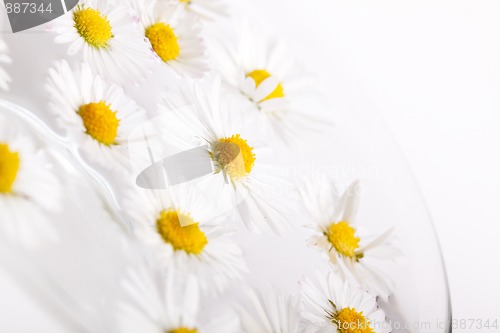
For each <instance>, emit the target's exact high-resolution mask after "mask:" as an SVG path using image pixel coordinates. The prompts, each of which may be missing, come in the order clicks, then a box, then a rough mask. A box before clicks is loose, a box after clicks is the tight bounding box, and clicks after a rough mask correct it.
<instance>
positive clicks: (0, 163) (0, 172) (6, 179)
mask: <svg viewBox="0 0 500 333" xmlns="http://www.w3.org/2000/svg"><path fill="white" fill-rule="evenodd" d="M20 162H21V161H20V159H19V153H17V152H13V151H11V150H10V148H9V145H7V144H6V143H0V193H2V194H9V193H12V186H13V185H14V182H15V181H16V177H17V172H18V171H19V164H20Z"/></svg>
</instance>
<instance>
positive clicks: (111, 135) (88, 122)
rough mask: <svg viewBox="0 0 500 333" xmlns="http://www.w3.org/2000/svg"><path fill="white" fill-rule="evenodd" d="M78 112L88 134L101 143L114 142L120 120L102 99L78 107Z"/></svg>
mask: <svg viewBox="0 0 500 333" xmlns="http://www.w3.org/2000/svg"><path fill="white" fill-rule="evenodd" d="M78 114H79V115H80V117H81V118H82V120H83V126H84V127H85V130H86V131H87V134H88V135H90V136H91V137H92V138H94V139H95V140H97V141H98V142H100V143H102V144H103V145H108V146H109V145H112V144H115V140H116V136H117V135H118V127H119V125H120V120H119V119H118V117H117V116H116V112H114V111H112V110H111V109H110V108H109V105H107V104H106V103H104V102H103V101H100V102H98V103H89V104H85V105H82V106H81V107H80V109H79V110H78Z"/></svg>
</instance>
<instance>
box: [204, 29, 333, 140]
mask: <svg viewBox="0 0 500 333" xmlns="http://www.w3.org/2000/svg"><path fill="white" fill-rule="evenodd" d="M210 45H212V48H211V49H210V52H209V53H210V54H211V57H212V59H213V63H214V66H215V67H216V69H217V70H219V71H220V73H221V74H222V78H223V80H224V82H225V83H226V84H227V85H228V86H229V87H230V88H231V90H232V91H233V92H234V93H235V94H236V95H237V96H240V97H241V99H242V101H245V107H244V108H243V110H242V111H243V113H244V115H245V116H247V117H251V118H255V119H257V120H258V121H259V123H260V124H261V126H262V127H263V129H264V132H265V133H266V134H274V135H277V136H278V138H279V139H281V140H282V141H284V142H287V143H288V144H291V143H298V142H299V141H301V140H302V139H303V138H304V135H305V134H308V133H309V134H310V133H311V132H313V131H317V130H318V128H320V125H324V124H325V121H324V120H323V121H321V122H320V121H319V120H318V119H316V118H315V116H314V115H313V114H314V113H313V112H312V110H311V108H314V105H313V104H311V103H309V102H308V103H307V104H305V105H306V106H307V110H301V107H299V104H304V103H299V102H301V99H303V97H304V96H307V89H308V86H309V84H308V81H309V78H308V77H306V76H305V75H304V74H303V72H302V71H301V70H300V66H298V65H297V64H296V62H295V61H294V59H293V56H290V54H291V53H292V52H291V51H290V50H289V49H288V48H287V47H285V46H284V44H283V43H280V42H276V41H272V40H266V39H264V38H262V37H260V36H257V34H255V33H254V32H253V31H252V29H250V27H248V26H246V25H245V26H244V27H243V28H242V29H241V31H240V33H239V35H238V36H237V40H236V41H235V42H233V43H228V42H226V41H224V42H219V43H215V42H213V43H210ZM305 111H307V114H306V113H305Z"/></svg>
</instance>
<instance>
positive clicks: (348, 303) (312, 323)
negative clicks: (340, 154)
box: [0, 0, 398, 333]
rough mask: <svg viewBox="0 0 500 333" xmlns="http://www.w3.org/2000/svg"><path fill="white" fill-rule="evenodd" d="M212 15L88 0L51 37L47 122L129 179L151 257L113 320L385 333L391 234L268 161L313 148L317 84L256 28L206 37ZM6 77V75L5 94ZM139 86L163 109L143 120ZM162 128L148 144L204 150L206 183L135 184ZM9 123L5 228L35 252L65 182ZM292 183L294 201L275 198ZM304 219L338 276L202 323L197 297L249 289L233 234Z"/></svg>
mask: <svg viewBox="0 0 500 333" xmlns="http://www.w3.org/2000/svg"><path fill="white" fill-rule="evenodd" d="M214 17H216V18H217V17H218V18H220V19H227V18H228V12H227V11H226V7H225V6H224V4H223V3H221V2H220V1H219V0H189V1H186V0H164V1H161V0H126V1H125V0H120V1H109V0H82V1H80V3H79V5H78V6H77V7H75V8H74V9H73V10H72V11H71V12H70V13H68V14H66V15H64V16H63V17H61V18H59V19H57V20H56V21H55V23H54V24H53V26H52V27H51V28H50V30H51V31H52V32H53V33H54V34H55V35H56V37H55V42H56V43H61V44H67V45H68V50H67V51H68V57H67V59H61V60H59V61H57V62H56V63H55V64H54V66H53V67H52V68H51V69H50V70H49V73H48V79H47V83H46V88H47V91H48V93H49V95H50V98H51V103H50V105H49V107H48V108H49V111H50V114H51V115H53V116H54V117H55V119H56V120H57V124H58V125H59V126H60V127H61V129H64V130H65V131H66V133H67V136H68V137H69V138H70V140H71V142H72V144H73V145H74V146H75V147H77V148H78V149H80V151H81V152H82V153H83V155H84V156H85V157H86V158H88V160H89V161H91V163H93V164H95V165H96V167H104V168H105V169H108V170H113V171H116V170H119V171H117V174H118V175H122V176H123V177H122V178H123V184H122V185H123V186H126V187H127V190H123V191H121V194H123V195H122V197H121V198H120V200H121V202H122V203H123V205H122V206H123V207H124V215H125V216H126V219H127V220H128V221H130V224H131V226H132V228H131V229H132V230H131V232H132V233H133V239H134V241H137V242H138V243H140V244H141V246H143V247H144V248H146V249H148V251H147V253H148V254H153V255H147V256H146V255H145V258H144V267H142V268H140V269H136V270H133V271H132V272H130V274H129V275H128V276H126V277H124V280H123V287H124V290H125V291H126V294H127V295H129V299H128V300H127V302H126V303H124V304H122V306H121V307H120V309H119V311H118V313H119V314H118V317H119V318H120V320H119V321H120V327H121V330H122V331H123V332H129V331H130V332H132V331H133V332H137V331H141V332H151V333H153V332H157V333H165V332H168V333H181V332H182V333H198V332H200V333H202V332H218V333H221V332H227V333H230V332H248V333H262V332H269V333H294V332H297V333H298V332H319V331H329V330H330V331H332V330H333V331H335V330H336V331H338V332H342V333H354V332H357V333H368V332H377V333H378V332H389V331H390V328H389V326H388V325H387V323H386V322H385V320H386V319H385V314H384V312H383V311H382V310H381V309H380V308H379V306H378V305H377V297H380V298H387V297H389V295H390V294H391V292H392V284H391V281H390V278H389V276H388V274H386V273H384V272H388V271H389V269H388V268H387V267H388V265H391V264H392V263H393V259H394V258H396V257H397V256H398V251H397V249H396V248H395V247H394V245H393V237H392V230H388V231H385V232H379V233H378V234H376V233H375V234H373V233H374V232H375V231H374V230H371V233H370V232H368V233H363V232H361V231H359V232H358V227H359V226H360V225H362V224H363V221H358V219H357V216H356V215H357V212H358V209H359V202H360V195H359V192H358V187H359V183H358V182H356V181H355V182H353V183H352V185H351V186H349V187H348V188H347V189H346V190H345V191H344V192H339V191H338V189H337V188H336V185H335V181H334V180H333V179H331V178H329V177H327V176H326V175H317V176H315V177H310V178H308V179H305V180H304V181H303V182H302V183H301V184H296V182H295V180H290V179H287V178H286V177H284V176H281V175H280V173H279V170H278V172H276V167H273V166H271V165H266V163H265V158H264V155H265V153H266V150H267V147H263V146H262V144H261V143H262V141H265V142H268V143H269V142H271V143H272V144H271V146H273V143H275V142H276V143H278V144H283V143H285V145H281V147H285V148H282V149H287V150H289V151H290V154H293V147H294V145H293V144H292V142H293V141H294V140H298V141H301V140H307V138H308V137H309V136H310V135H314V132H318V131H320V129H321V128H322V126H324V124H325V123H327V121H324V120H318V119H313V117H311V116H308V115H307V112H306V110H303V109H302V108H301V107H300V105H299V104H298V103H297V102H296V101H297V98H301V96H300V95H301V94H303V92H304V91H305V89H303V87H304V85H306V84H307V83H308V81H309V80H308V77H307V76H306V75H305V74H304V73H303V72H302V71H301V70H300V66H298V65H297V63H296V62H295V61H294V60H293V57H292V56H291V52H290V51H289V50H288V49H287V48H286V47H285V46H283V44H281V43H275V42H274V41H273V40H267V39H265V38H262V37H261V36H257V34H256V33H255V31H254V30H253V29H252V28H250V27H248V26H245V27H243V28H242V29H241V31H240V32H239V33H238V34H237V36H236V39H235V41H230V40H229V38H220V35H219V36H217V37H218V38H214V37H213V36H210V33H209V32H208V31H206V29H205V27H206V26H207V25H208V24H209V22H210V21H209V19H211V18H214ZM218 33H219V34H221V35H224V33H225V32H224V31H219V32H218ZM263 41H265V42H263ZM5 51H6V46H5V45H4V43H3V42H2V43H0V62H8V60H9V59H8V57H7V56H5V55H4V54H5ZM75 60H76V65H73V64H74V63H75ZM153 79H154V80H153ZM9 80H10V79H9V77H8V75H7V74H6V72H5V71H4V70H3V69H0V87H2V88H7V87H8V81H9ZM148 80H149V81H150V80H153V81H154V82H155V84H160V85H162V86H163V85H164V86H165V87H164V88H163V87H162V94H161V95H160V96H153V93H152V92H150V91H149V90H148V89H147V88H146V87H144V88H143V89H142V88H141V85H143V84H144V85H145V86H146V83H147V82H149V81H148ZM130 87H134V89H135V90H140V91H141V94H143V95H147V96H148V97H149V98H150V99H154V100H155V101H156V102H157V103H156V104H157V108H156V109H155V110H148V109H145V108H142V107H141V106H140V105H139V103H136V102H135V101H134V100H133V98H132V97H131V95H130V94H128V93H127V91H128V90H127V89H128V88H130ZM152 119H154V127H155V129H156V132H155V134H154V135H153V136H152V137H150V139H151V138H152V139H159V140H161V142H165V143H166V144H167V145H168V146H169V149H173V150H174V151H176V152H180V153H182V152H185V151H192V150H196V151H201V161H202V162H203V163H207V165H209V166H211V168H212V169H211V171H210V172H207V173H206V174H204V175H198V176H197V177H192V178H189V177H188V176H186V179H185V182H184V183H182V184H173V185H172V184H171V183H172V180H171V178H172V176H171V175H168V172H169V171H168V170H167V171H166V173H167V175H166V176H165V178H167V180H166V181H165V183H166V184H167V185H168V186H165V188H163V189H161V186H159V187H152V188H160V189H142V188H139V187H138V186H136V185H135V184H133V185H129V183H130V179H131V178H133V177H135V176H137V175H134V174H133V172H132V166H131V164H133V163H134V161H133V160H132V161H131V160H130V158H129V157H130V156H131V155H129V153H130V151H129V149H128V148H129V147H128V146H129V144H130V140H129V138H130V137H131V135H132V133H133V132H134V131H135V130H136V129H137V128H140V126H142V124H144V123H145V122H148V121H149V122H150V123H151V120H152ZM2 124H5V121H3V120H2V119H0V232H1V233H3V234H5V235H8V236H10V237H9V238H10V239H14V240H15V239H17V240H19V241H22V243H29V244H31V243H32V242H30V239H32V238H36V239H42V237H40V236H42V235H43V234H45V235H46V237H45V238H46V239H50V238H56V237H57V230H55V229H54V228H53V227H52V226H51V223H50V221H49V219H48V217H47V216H48V215H47V214H48V212H50V211H54V210H57V209H58V208H60V207H58V204H57V203H58V198H59V197H60V195H61V194H60V193H61V186H60V183H59V181H58V179H57V177H56V176H55V174H54V172H53V171H52V172H51V170H50V167H47V168H39V167H37V166H41V165H43V166H50V163H49V162H48V161H47V160H45V159H46V157H45V156H44V155H43V154H40V153H37V152H39V151H40V150H41V149H40V148H39V147H38V148H37V147H34V143H33V142H34V141H33V142H30V140H28V139H26V138H28V137H29V136H26V135H24V134H23V133H19V132H16V131H14V130H12V129H9V128H7V127H5V126H2ZM262 138H264V140H262ZM183 163H184V162H183ZM185 163H186V165H185V167H186V170H181V172H182V171H185V172H186V173H187V169H189V167H192V165H190V164H189V163H191V164H193V163H194V164H196V165H195V166H197V165H198V164H197V163H201V162H200V160H193V161H189V160H188V161H185ZM165 167H166V166H165ZM178 169H179V168H178ZM180 169H182V168H180ZM177 172H179V170H177ZM318 173H319V172H318ZM169 177H170V178H169ZM181 178H182V177H181ZM169 181H170V183H169ZM169 184H170V185H172V186H170V185H169ZM291 187H294V188H295V190H296V191H295V192H297V193H299V196H298V197H299V198H295V197H294V196H293V192H294V191H288V190H285V191H283V190H281V191H279V190H276V189H277V188H279V189H290V188H291ZM297 209H301V210H303V211H305V212H307V214H308V215H309V216H310V218H311V221H310V223H308V228H305V229H304V232H309V233H310V244H311V245H312V246H313V247H314V248H317V249H318V250H319V253H318V256H319V255H321V254H323V255H324V256H325V257H326V258H328V261H329V265H330V266H329V267H330V268H329V272H325V273H326V274H323V273H318V274H317V276H315V277H306V278H304V280H303V281H301V283H300V285H301V290H302V292H301V293H300V294H299V295H285V294H283V293H282V292H281V291H278V290H277V289H275V288H273V289H272V290H271V291H270V292H266V294H264V292H265V291H264V290H262V291H255V290H253V289H249V291H248V293H247V295H248V299H249V301H251V304H252V306H251V307H246V306H243V305H236V306H234V308H232V309H226V310H227V311H226V310H223V311H218V310H217V309H212V310H217V311H214V313H213V314H211V318H210V320H207V318H206V316H200V309H199V302H200V299H201V298H203V297H208V296H210V295H212V296H213V295H220V294H221V293H224V291H225V290H226V288H227V286H228V284H229V283H230V282H232V281H235V280H237V281H241V283H244V282H243V281H244V276H245V274H246V273H247V271H248V268H247V265H246V263H245V260H244V256H243V251H242V249H241V248H240V246H239V245H238V244H237V243H236V242H234V240H233V239H232V234H233V233H234V232H236V231H238V230H240V229H242V228H243V229H245V230H249V231H250V232H252V233H255V234H260V233H269V232H270V233H274V234H276V235H280V234H282V233H283V232H286V230H288V228H292V227H302V225H303V224H304V223H303V222H301V223H297V222H296V221H293V211H295V210H297ZM34 234H35V235H36V237H34V236H33V235H34ZM38 245H40V244H38ZM42 245H43V244H42ZM299 259H300V258H299ZM263 260H265V258H263ZM386 266H387V267H386Z"/></svg>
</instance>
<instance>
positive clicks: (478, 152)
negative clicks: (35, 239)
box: [1, 0, 500, 332]
mask: <svg viewBox="0 0 500 333" xmlns="http://www.w3.org/2000/svg"><path fill="white" fill-rule="evenodd" d="M257 3H259V5H260V6H261V7H262V8H263V9H264V10H265V8H266V6H269V10H272V11H274V12H279V11H280V10H281V11H282V12H283V13H286V15H295V16H296V17H300V15H303V17H304V20H302V21H300V20H298V21H297V22H296V24H297V26H298V27H294V28H293V29H300V25H308V24H310V23H312V22H311V21H308V20H311V19H314V17H315V15H316V14H317V13H316V11H317V10H318V11H324V10H325V8H328V10H329V11H330V13H329V16H330V17H331V21H328V22H325V21H323V22H320V23H318V22H315V23H316V24H317V25H318V27H320V28H321V27H322V28H324V29H328V39H325V40H323V41H322V42H323V43H324V45H321V43H320V44H318V45H317V52H321V51H322V50H323V51H325V50H326V51H331V50H332V49H334V50H335V52H339V53H341V54H342V58H343V59H344V60H345V61H346V66H349V67H350V70H351V71H352V72H353V75H354V77H353V80H355V81H356V84H357V86H358V87H360V88H361V89H362V90H363V91H362V92H361V93H362V94H365V95H368V96H369V97H370V98H371V100H372V101H373V105H374V106H375V108H376V109H375V110H374V111H373V112H379V113H380V114H381V116H382V117H383V118H384V120H385V122H386V123H387V125H388V127H389V129H390V130H391V131H392V133H393V134H394V137H395V139H396V141H397V142H398V143H399V145H400V147H401V151H402V153H403V154H404V155H405V157H406V158H407V159H408V161H409V164H410V167H411V168H412V169H413V171H414V173H415V176H416V179H417V181H418V183H419V185H420V186H421V189H422V191H423V194H424V197H425V198H426V200H427V203H428V205H429V209H430V211H431V214H432V216H433V218H434V221H435V225H436V229H437V232H438V236H439V238H440V241H441V245H442V249H443V253H444V258H445V262H446V267H447V270H448V275H449V282H450V288H451V295H452V296H451V297H452V303H453V312H454V317H455V318H458V319H461V318H464V319H472V318H477V319H483V320H485V319H488V318H490V319H494V318H496V319H499V320H500V269H499V266H500V260H499V259H500V245H499V240H498V239H499V237H498V235H499V231H500V227H499V225H500V144H499V143H500V103H499V96H500V2H499V1H498V0H469V1H462V0H418V1H410V0H392V1H390V0H376V1H374V0H349V1H347V0H344V1H326V0H323V1H318V3H317V5H318V6H317V7H316V3H315V1H311V0H310V1H307V2H305V1H304V2H298V1H297V2H296V3H295V2H291V1H288V2H287V3H288V4H291V5H290V6H289V7H288V6H287V7H284V6H282V4H283V3H284V1H276V2H270V1H269V0H266V1H257ZM295 4H297V6H295ZM323 14H324V13H323ZM323 16H324V15H323ZM278 21H279V19H278ZM282 29H283V30H287V29H288V27H285V28H282ZM293 29H292V30H293ZM289 40H290V38H289ZM303 60H305V61H307V60H308V59H303ZM309 60H310V61H314V59H309ZM422 246H425V244H422ZM422 274H432V272H422ZM1 282H2V283H5V282H7V281H6V280H4V278H3V277H2V280H1ZM11 292H12V294H11V297H22V296H21V295H18V294H16V293H15V292H14V291H11ZM2 294H3V295H4V296H5V293H4V292H2ZM7 297H9V296H7ZM25 306H29V305H25ZM4 310H7V309H4ZM23 310H24V311H25V313H26V316H27V317H29V318H30V319H31V320H32V321H35V322H37V321H39V322H40V323H42V325H41V327H43V326H44V325H43V319H42V318H39V314H37V312H38V311H36V307H33V308H29V307H24V309H23ZM3 313H5V312H3ZM463 331H464V332H466V331H467V332H475V330H463ZM485 332H487V331H485Z"/></svg>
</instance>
